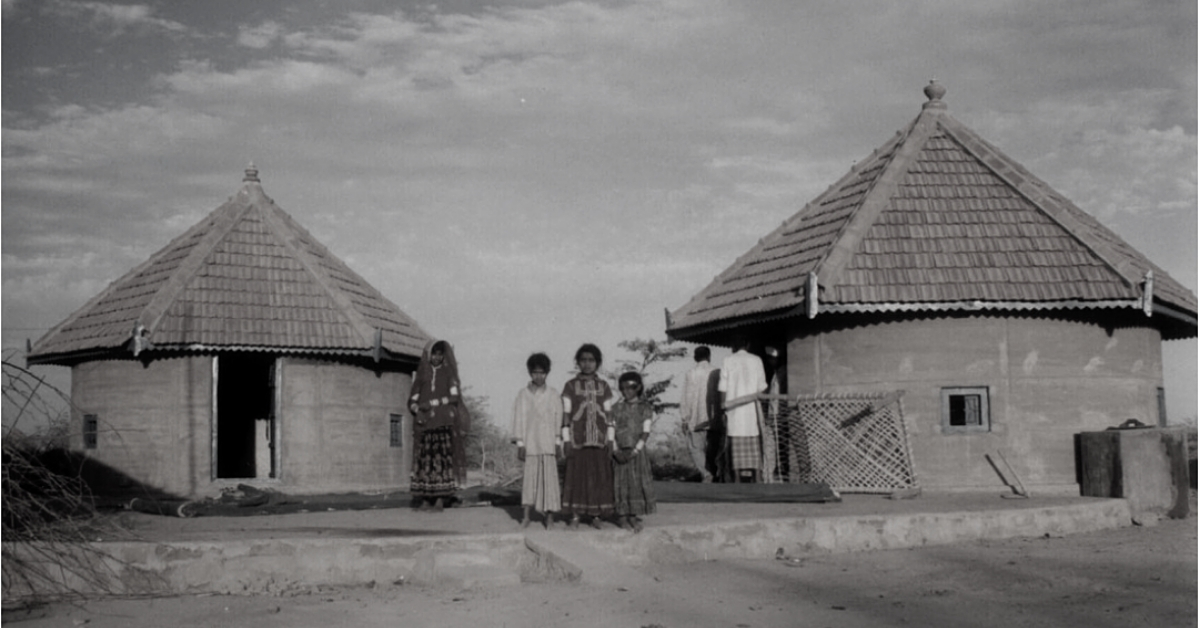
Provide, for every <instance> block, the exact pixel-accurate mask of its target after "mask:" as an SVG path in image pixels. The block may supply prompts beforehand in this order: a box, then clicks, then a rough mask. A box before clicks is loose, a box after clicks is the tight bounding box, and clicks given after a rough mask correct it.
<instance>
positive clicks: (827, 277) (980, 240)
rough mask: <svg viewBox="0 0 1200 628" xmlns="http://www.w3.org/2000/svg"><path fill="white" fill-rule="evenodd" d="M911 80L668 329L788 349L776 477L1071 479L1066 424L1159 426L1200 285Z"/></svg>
mask: <svg viewBox="0 0 1200 628" xmlns="http://www.w3.org/2000/svg"><path fill="white" fill-rule="evenodd" d="M925 93H926V97H927V98H928V101H927V102H925V103H924V106H923V108H922V110H921V112H920V114H919V115H918V116H917V118H916V119H915V120H914V121H912V123H911V124H909V125H908V126H907V127H905V128H904V129H903V130H901V131H900V132H898V133H897V135H896V136H895V137H893V138H892V139H890V140H888V141H887V142H886V143H885V144H883V145H882V146H881V147H879V148H878V149H877V150H876V151H875V152H874V153H872V154H871V156H869V157H867V158H866V159H864V160H862V161H861V162H859V163H858V164H857V165H855V166H854V167H853V168H852V170H851V171H850V172H849V173H847V174H846V175H845V176H843V177H842V178H841V179H840V180H839V181H837V182H836V183H834V184H833V185H832V186H830V187H829V189H828V190H826V191H825V192H824V193H822V194H821V195H819V196H818V197H817V198H816V199H814V200H813V201H812V202H811V203H809V204H808V205H807V206H805V207H804V208H803V209H802V210H801V211H800V212H798V213H797V214H795V215H794V216H792V217H791V218H789V219H787V220H786V221H784V222H783V224H782V225H781V226H780V227H779V228H777V229H775V230H774V231H773V232H772V233H770V234H768V235H767V236H766V237H764V238H763V239H762V240H760V241H759V243H758V244H757V245H756V246H754V247H753V248H752V249H751V250H750V251H748V252H747V253H746V254H744V255H743V256H742V257H740V258H739V259H738V260H737V261H735V262H734V263H733V265H732V266H730V267H729V268H728V269H727V270H726V271H724V272H723V273H721V274H720V275H719V276H717V277H716V278H715V279H714V280H713V281H712V283H710V284H709V285H708V286H707V287H705V288H704V289H703V290H702V291H700V292H699V293H698V294H696V295H695V296H694V297H693V298H692V299H691V300H690V301H689V302H688V303H687V304H686V305H684V306H682V307H680V308H678V309H676V310H674V311H669V312H668V313H667V334H668V335H669V336H670V337H671V338H674V339H678V340H685V341H689V342H696V343H707V344H714V345H718V346H731V345H733V344H734V343H735V342H736V339H738V338H743V339H750V340H752V342H753V343H754V344H756V345H757V346H759V347H766V346H770V347H773V348H776V349H777V350H778V351H779V352H780V356H781V360H782V365H781V367H780V369H781V373H782V375H783V378H782V379H783V382H784V383H783V390H784V391H786V392H787V394H788V399H789V404H788V405H789V411H790V414H788V415H787V416H785V417H784V420H783V421H782V422H781V423H779V424H778V431H779V432H780V433H779V434H778V437H779V440H780V447H779V451H780V452H781V454H780V456H781V459H782V460H781V466H782V467H783V468H784V469H785V471H786V473H787V475H788V479H789V480H792V481H811V480H825V479H829V478H838V479H837V480H836V481H833V480H831V483H833V484H839V483H840V484H842V485H843V486H847V487H855V488H858V489H860V490H867V491H870V490H879V491H886V490H892V489H896V488H903V487H912V486H921V487H926V488H937V489H977V488H989V489H995V488H997V487H1001V488H1002V487H1003V485H1004V484H1003V483H1002V479H1001V478H1004V479H1003V482H1011V481H1012V479H1013V478H1015V479H1016V480H1018V481H1020V482H1022V483H1023V484H1025V485H1026V486H1027V487H1037V488H1039V489H1040V490H1055V491H1057V490H1058V489H1061V490H1062V491H1064V492H1072V491H1078V484H1077V482H1078V475H1077V463H1076V460H1077V456H1076V453H1075V448H1076V444H1075V443H1076V435H1077V434H1079V433H1081V432H1085V431H1097V430H1104V429H1107V428H1109V427H1113V426H1117V425H1119V424H1121V423H1123V422H1125V421H1127V420H1128V419H1131V418H1133V419H1137V420H1138V421H1140V422H1142V423H1145V424H1148V425H1156V424H1161V423H1163V422H1164V421H1165V409H1164V401H1163V399H1164V396H1163V388H1162V387H1163V377H1162V348H1161V345H1162V342H1163V341H1164V340H1172V339H1180V338H1191V337H1195V336H1196V297H1195V295H1194V294H1193V293H1192V292H1191V291H1190V290H1188V289H1187V288H1185V287H1184V286H1182V285H1180V284H1179V283H1178V282H1176V281H1175V280H1173V279H1172V278H1171V277H1169V276H1168V275H1167V274H1166V273H1165V272H1163V271H1162V269H1160V268H1159V267H1157V266H1155V265H1154V264H1153V263H1152V262H1151V261H1150V260H1149V259H1147V258H1146V257H1145V256H1143V255H1142V254H1141V253H1139V252H1137V251H1135V250H1134V249H1133V248H1132V247H1130V246H1129V245H1128V244H1127V243H1125V242H1124V241H1122V239H1121V238H1120V237H1118V236H1117V235H1116V234H1114V233H1113V232H1112V231H1110V230H1109V229H1107V228H1106V227H1104V226H1103V225H1101V224H1100V223H1099V222H1098V221H1097V220H1096V219H1095V218H1093V217H1092V216H1090V215H1088V214H1087V213H1086V212H1084V211H1082V210H1080V209H1079V208H1078V207H1076V206H1075V205H1073V204H1072V203H1071V202H1070V201H1069V200H1067V199H1066V198H1064V197H1063V196H1062V195H1060V194H1058V193H1057V192H1055V191H1054V190H1052V189H1050V187H1049V186H1048V185H1047V184H1046V183H1044V182H1042V181H1041V180H1039V179H1038V178H1037V177H1035V176H1034V175H1033V174H1031V173H1030V172H1028V171H1027V170H1026V169H1025V168H1023V167H1022V166H1021V165H1020V164H1018V163H1016V162H1015V161H1013V160H1012V159H1011V158H1009V157H1008V156H1006V155H1005V154H1003V153H1001V152H1000V151H999V150H998V149H997V148H995V147H994V146H992V145H991V144H989V143H988V142H986V141H984V140H983V139H982V138H981V137H979V136H978V135H977V134H976V133H974V132H973V131H971V130H970V129H968V128H967V127H965V126H963V125H962V124H961V123H959V122H958V121H957V120H955V119H954V118H952V117H951V116H950V115H949V113H948V112H947V108H946V105H945V103H944V102H943V101H942V97H943V94H944V93H945V89H944V88H943V87H942V86H941V85H940V84H938V83H936V82H931V84H930V85H929V86H927V87H926V90H925Z"/></svg>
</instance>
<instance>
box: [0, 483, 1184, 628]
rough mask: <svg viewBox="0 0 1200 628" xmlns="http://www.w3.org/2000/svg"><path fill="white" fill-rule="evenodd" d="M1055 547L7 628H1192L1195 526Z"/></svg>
mask: <svg viewBox="0 0 1200 628" xmlns="http://www.w3.org/2000/svg"><path fill="white" fill-rule="evenodd" d="M1192 512H1193V514H1192V516H1190V517H1189V518H1187V519H1183V520H1162V521H1160V522H1158V523H1157V525H1153V526H1147V527H1128V528H1122V529H1118V530H1110V531H1104V532H1098V533H1090V534H1078V535H1071V536H1068V537H1055V538H1022V539H1010V540H1005V541H988V542H979V543H971V544H962V545H953V546H943V547H932V548H921V549H913V550H896V551H878V552H863V553H854V554H834V555H823V556H813V557H807V558H803V559H802V560H801V562H800V563H799V564H798V565H797V564H795V563H789V562H787V561H778V560H719V561H707V562H703V563H691V564H685V565H655V566H649V567H646V568H642V569H640V575H642V576H644V577H642V578H640V579H639V580H638V581H637V582H631V583H630V584H629V586H617V587H611V586H608V587H600V586H593V585H581V584H565V583H541V584H530V583H527V584H523V585H520V586H518V587H510V588H502V589H494V590H489V591H452V590H439V589H425V588H419V587H414V586H411V585H398V584H393V583H385V584H379V585H377V586H373V587H356V588H316V589H312V590H308V591H302V592H298V593H294V594H289V595H288V596H285V597H271V596H258V597H238V596H200V597H172V598H156V599H137V600H130V599H119V600H112V599H109V600H96V601H88V602H83V603H76V604H55V605H50V606H43V607H38V608H34V609H28V610H12V609H10V610H9V611H7V612H5V613H4V615H3V621H4V623H6V624H11V625H14V626H21V627H23V628H24V627H28V628H40V627H55V628H58V627H72V626H88V627H89V628H108V627H116V626H130V627H143V626H144V627H155V628H157V627H161V626H185V627H191V626H214V627H215V626H221V627H230V628H240V627H246V628H250V627H253V628H275V627H298V626H322V627H332V626H363V627H372V626H388V627H394V626H404V627H406V628H408V627H420V626H438V627H443V628H444V627H448V626H450V627H453V626H497V627H503V626H512V627H518V626H519V627H522V628H527V627H531V626H535V627H536V626H564V627H570V626H606V627H625V626H629V627H634V628H648V627H649V628H685V627H692V626H721V627H730V628H750V627H760V626H789V627H790V626H814V627H822V626H830V627H833V626H837V627H851V628H853V627H872V626H1035V627H1052V626H1053V627H1060V626H1089V627H1103V626H1122V627H1124V626H1173V627H1174V626H1195V625H1197V575H1196V574H1197V519H1196V516H1195V514H1194V513H1195V501H1194V496H1193V502H1192Z"/></svg>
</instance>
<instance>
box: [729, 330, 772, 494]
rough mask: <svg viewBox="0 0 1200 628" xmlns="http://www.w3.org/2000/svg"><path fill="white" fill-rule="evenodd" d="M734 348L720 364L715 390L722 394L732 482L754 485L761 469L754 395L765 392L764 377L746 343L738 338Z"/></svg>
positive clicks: (758, 363)
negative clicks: (731, 353)
mask: <svg viewBox="0 0 1200 628" xmlns="http://www.w3.org/2000/svg"><path fill="white" fill-rule="evenodd" d="M734 346H735V347H736V348H737V351H735V352H734V353H733V355H730V356H729V357H727V358H725V360H724V361H723V362H722V363H721V379H720V384H719V389H720V391H721V392H722V393H723V395H724V397H723V403H722V405H723V407H724V409H725V425H726V428H727V430H728V432H727V433H728V438H729V449H730V453H731V458H732V463H733V471H734V478H735V479H734V481H735V482H755V481H757V480H758V477H757V476H758V475H759V473H761V470H762V447H761V445H760V443H759V439H760V437H761V433H760V431H759V429H758V424H759V412H760V406H759V402H758V395H759V393H761V392H763V391H764V390H766V389H767V376H766V373H765V372H764V371H763V363H762V359H761V358H759V357H758V356H756V355H754V354H753V353H750V351H749V346H750V342H749V340H747V339H739V340H738V342H737V343H736V344H735V345H734Z"/></svg>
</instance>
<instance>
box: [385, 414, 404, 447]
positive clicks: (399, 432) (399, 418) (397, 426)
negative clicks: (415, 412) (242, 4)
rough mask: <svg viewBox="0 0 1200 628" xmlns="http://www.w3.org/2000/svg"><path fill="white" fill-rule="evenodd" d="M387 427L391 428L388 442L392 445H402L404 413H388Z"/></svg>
mask: <svg viewBox="0 0 1200 628" xmlns="http://www.w3.org/2000/svg"><path fill="white" fill-rule="evenodd" d="M388 427H389V428H390V429H391V433H390V437H389V439H388V444H389V445H391V446H392V447H403V446H404V415H403V414H389V415H388Z"/></svg>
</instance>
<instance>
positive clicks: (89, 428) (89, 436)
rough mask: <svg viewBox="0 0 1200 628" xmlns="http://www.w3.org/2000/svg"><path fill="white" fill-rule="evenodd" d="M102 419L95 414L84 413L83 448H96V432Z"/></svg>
mask: <svg viewBox="0 0 1200 628" xmlns="http://www.w3.org/2000/svg"><path fill="white" fill-rule="evenodd" d="M99 425H100V421H99V419H98V418H97V417H96V415H94V414H85V415H83V448H84V449H95V448H96V432H98V431H99Z"/></svg>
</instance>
